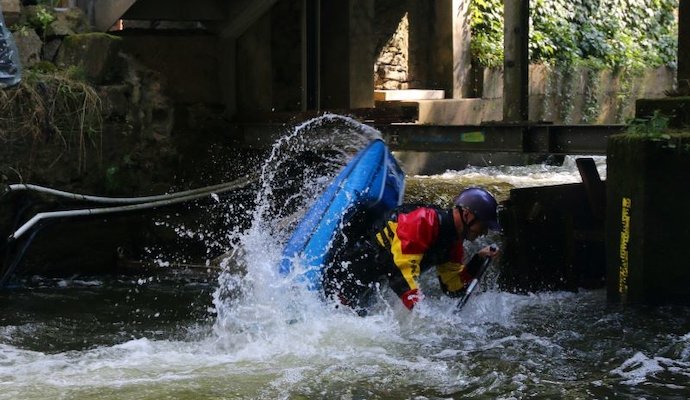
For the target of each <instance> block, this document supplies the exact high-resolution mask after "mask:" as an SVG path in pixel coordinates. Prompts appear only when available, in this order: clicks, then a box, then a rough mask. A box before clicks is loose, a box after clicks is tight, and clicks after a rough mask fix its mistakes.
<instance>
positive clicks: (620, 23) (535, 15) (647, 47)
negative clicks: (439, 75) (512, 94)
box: [470, 0, 678, 70]
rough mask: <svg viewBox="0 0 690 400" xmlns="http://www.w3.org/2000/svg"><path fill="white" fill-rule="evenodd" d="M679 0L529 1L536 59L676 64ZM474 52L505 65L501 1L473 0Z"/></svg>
mask: <svg viewBox="0 0 690 400" xmlns="http://www.w3.org/2000/svg"><path fill="white" fill-rule="evenodd" d="M677 8H678V0H530V38H529V43H530V44H529V52H530V60H531V61H532V62H544V63H551V64H576V65H578V64H585V65H587V66H589V67H595V68H598V69H601V68H604V67H608V68H612V69H633V70H636V69H638V70H639V69H642V68H648V67H651V68H655V67H659V66H663V65H668V66H674V65H675V63H676V55H677V46H678V44H677V35H678V25H677V21H676V16H675V11H676V10H677ZM470 27H471V30H472V43H471V49H472V56H473V58H474V59H475V60H478V61H479V62H480V63H481V64H482V65H484V66H486V67H500V66H501V65H502V63H503V0H472V3H471V4H470Z"/></svg>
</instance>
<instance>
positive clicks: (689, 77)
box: [678, 0, 690, 95]
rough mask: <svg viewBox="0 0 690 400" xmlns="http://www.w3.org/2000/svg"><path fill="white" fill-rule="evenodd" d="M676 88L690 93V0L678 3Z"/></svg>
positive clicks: (681, 0)
mask: <svg viewBox="0 0 690 400" xmlns="http://www.w3.org/2000/svg"><path fill="white" fill-rule="evenodd" d="M678 88H679V90H680V91H683V90H686V91H687V92H686V93H684V94H686V95H688V94H690V0H680V2H679V4H678Z"/></svg>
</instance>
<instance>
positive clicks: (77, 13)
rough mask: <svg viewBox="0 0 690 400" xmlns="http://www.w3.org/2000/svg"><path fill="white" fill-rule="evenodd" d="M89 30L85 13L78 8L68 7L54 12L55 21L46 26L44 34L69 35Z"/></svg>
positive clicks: (48, 35)
mask: <svg viewBox="0 0 690 400" xmlns="http://www.w3.org/2000/svg"><path fill="white" fill-rule="evenodd" d="M89 31H91V27H90V25H89V21H88V20H87V19H86V15H84V13H83V12H82V11H81V10H80V9H78V8H70V9H68V10H66V11H63V12H58V13H56V14H55V21H53V22H51V23H50V25H48V26H47V27H46V30H45V35H46V36H47V37H52V36H69V35H75V34H79V33H88V32H89Z"/></svg>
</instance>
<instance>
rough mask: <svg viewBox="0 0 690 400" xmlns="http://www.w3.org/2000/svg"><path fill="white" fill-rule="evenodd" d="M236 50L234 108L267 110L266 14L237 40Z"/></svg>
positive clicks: (270, 94)
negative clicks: (235, 102) (235, 97)
mask: <svg viewBox="0 0 690 400" xmlns="http://www.w3.org/2000/svg"><path fill="white" fill-rule="evenodd" d="M236 49H237V53H236V58H235V61H236V68H237V71H236V73H237V86H236V88H237V108H238V111H240V112H268V111H271V108H272V101H273V74H272V72H273V70H272V63H273V60H272V56H271V15H270V13H266V14H264V16H263V17H261V18H260V19H259V20H257V21H256V22H255V23H254V25H252V26H251V27H250V28H249V29H247V31H246V32H245V33H244V34H243V35H242V36H240V37H239V38H238V39H237V47H236Z"/></svg>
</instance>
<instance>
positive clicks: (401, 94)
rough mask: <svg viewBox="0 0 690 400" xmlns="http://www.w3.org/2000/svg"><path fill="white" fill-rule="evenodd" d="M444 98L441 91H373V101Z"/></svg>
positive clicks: (443, 93)
mask: <svg viewBox="0 0 690 400" xmlns="http://www.w3.org/2000/svg"><path fill="white" fill-rule="evenodd" d="M444 97H445V92H444V91H443V90H424V89H408V90H374V100H375V101H408V100H440V99H443V98H444Z"/></svg>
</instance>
